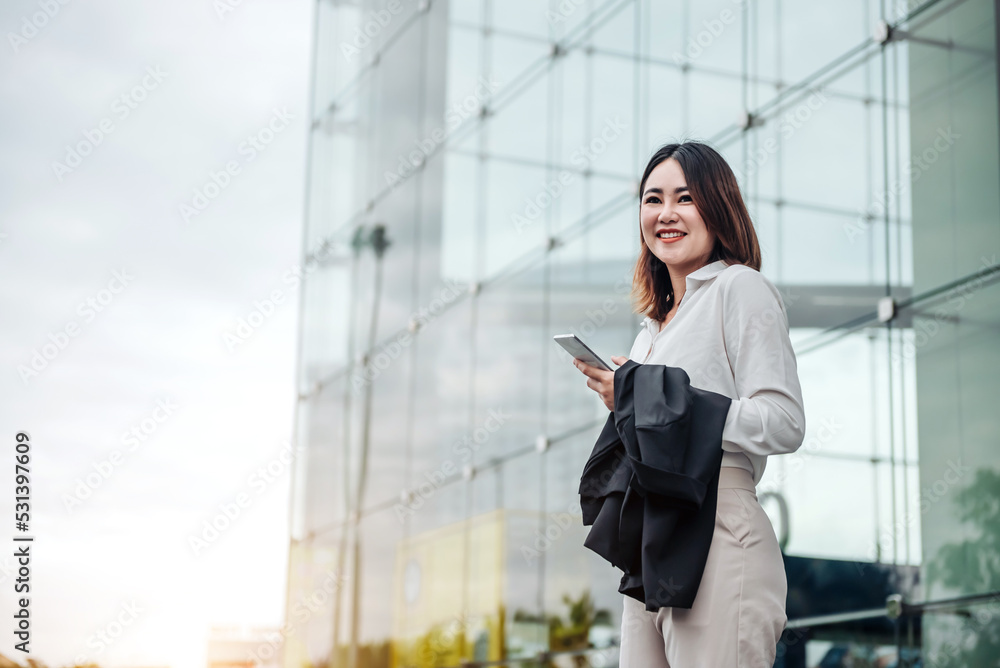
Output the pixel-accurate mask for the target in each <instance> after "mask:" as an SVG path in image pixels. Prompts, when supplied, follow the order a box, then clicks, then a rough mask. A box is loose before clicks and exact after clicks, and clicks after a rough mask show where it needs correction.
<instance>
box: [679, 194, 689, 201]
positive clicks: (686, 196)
mask: <svg viewBox="0 0 1000 668" xmlns="http://www.w3.org/2000/svg"><path fill="white" fill-rule="evenodd" d="M684 200H687V201H689V202H690V201H691V195H681V196H680V197H679V198H678V201H680V202H683V201H684Z"/></svg>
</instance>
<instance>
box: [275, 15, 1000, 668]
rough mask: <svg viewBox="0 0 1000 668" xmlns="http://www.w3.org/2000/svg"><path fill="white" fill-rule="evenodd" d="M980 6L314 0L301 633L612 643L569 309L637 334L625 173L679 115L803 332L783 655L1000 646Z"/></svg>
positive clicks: (999, 468)
mask: <svg viewBox="0 0 1000 668" xmlns="http://www.w3.org/2000/svg"><path fill="white" fill-rule="evenodd" d="M995 7H996V6H995V4H994V2H990V1H987V0H964V1H963V0H958V1H951V2H949V1H946V0H930V1H928V2H924V3H918V2H889V1H886V0H882V1H881V2H874V1H872V0H847V1H844V2H824V3H819V2H790V1H788V0H784V1H783V0H700V1H697V2H696V1H695V0H663V1H661V0H607V1H604V0H452V1H451V2H448V1H446V0H430V1H429V2H428V1H426V0H423V1H420V2H418V1H416V0H372V1H368V0H355V1H354V2H347V1H345V0H318V2H317V4H316V19H315V31H316V32H315V36H314V40H315V56H314V66H313V68H314V71H313V79H312V81H313V94H312V109H311V113H312V119H313V120H312V127H311V137H310V150H309V166H308V186H307V187H308V191H307V197H306V208H307V211H306V221H305V234H304V241H303V251H302V253H303V257H302V272H301V275H302V308H301V323H300V345H299V368H298V377H299V383H298V387H299V397H298V409H297V418H296V441H297V444H298V446H299V449H298V455H297V466H296V468H295V474H294V480H293V485H292V509H291V513H292V535H291V540H290V548H289V550H290V552H289V569H288V599H287V609H286V623H285V626H284V628H283V630H282V633H283V635H284V650H283V651H284V665H285V667H286V668H300V667H304V666H330V667H331V668H336V667H339V666H352V667H358V668H359V667H361V666H366V667H367V666H393V667H396V666H400V667H401V666H421V667H423V666H459V665H468V664H489V665H523V666H554V665H560V666H562V665H566V666H583V665H594V666H612V665H616V664H617V653H616V643H617V640H618V636H619V633H620V628H619V626H620V621H621V607H622V601H621V596H620V595H619V594H618V593H617V587H618V580H619V574H618V572H617V571H615V570H614V569H613V568H612V567H611V566H609V565H608V564H607V563H605V562H604V561H603V560H602V559H601V558H600V557H598V556H597V555H595V554H594V553H592V552H590V551H589V550H587V549H585V548H584V547H583V539H584V537H585V536H586V532H587V530H588V529H587V528H586V527H583V526H582V523H581V518H580V512H579V497H578V494H577V489H578V484H579V479H580V474H581V472H582V467H583V464H584V462H585V461H586V459H587V457H588V456H589V454H590V450H591V448H592V446H593V444H594V442H595V440H596V438H597V435H598V433H599V432H600V429H601V427H602V426H603V424H604V420H605V418H606V416H607V409H606V408H605V407H604V405H603V404H602V403H601V402H600V400H599V399H598V397H597V396H596V395H595V394H594V393H593V392H592V391H591V390H589V389H588V388H587V387H586V386H585V384H584V380H585V379H584V377H583V376H582V375H580V373H579V372H578V371H577V370H576V369H575V368H574V367H573V366H572V365H571V364H570V360H569V357H568V355H566V354H565V353H564V352H563V351H562V350H561V349H560V348H558V347H557V346H556V345H555V344H554V343H553V342H552V336H553V335H555V334H564V333H576V334H578V335H579V336H580V337H581V338H582V339H583V340H585V341H586V342H587V343H588V344H590V345H591V347H592V348H594V349H595V350H596V351H597V352H598V353H599V354H600V355H601V356H603V357H605V358H606V359H607V358H610V357H611V356H612V355H627V353H628V350H629V349H630V347H631V345H632V342H633V340H634V338H635V336H636V334H637V333H638V329H639V323H640V320H641V316H639V315H638V314H635V313H633V312H632V311H631V307H630V303H629V290H630V286H631V276H632V268H633V263H634V261H635V259H636V257H637V253H638V249H639V243H640V241H639V230H638V197H637V184H638V178H639V176H640V174H641V171H642V169H643V167H644V166H645V163H646V161H647V159H648V157H649V156H650V155H651V154H652V152H653V151H654V150H655V149H656V148H657V147H658V146H660V145H661V144H663V143H667V142H669V141H675V140H678V139H686V138H691V139H700V140H705V141H708V142H710V143H711V144H713V145H714V146H715V147H716V148H717V149H718V150H719V151H720V152H722V153H723V155H724V156H725V157H726V158H727V160H728V161H729V162H730V164H731V165H732V166H733V168H734V170H735V171H736V172H737V175H738V176H739V178H740V182H741V186H742V188H743V191H744V196H745V198H746V200H747V203H748V206H749V207H750V211H751V214H752V216H753V219H754V222H755V225H756V228H757V233H758V236H759V239H760V242H761V245H762V252H763V266H762V272H763V273H764V274H765V275H766V276H767V277H768V278H770V279H771V280H772V281H773V282H774V283H775V284H776V285H777V286H778V287H779V289H780V290H781V292H782V294H783V297H784V300H785V304H786V307H787V311H788V316H789V324H790V327H791V336H792V340H793V343H794V344H795V347H796V351H797V355H798V363H799V375H800V379H801V382H802V388H803V395H804V403H805V408H806V414H807V435H806V439H805V442H804V444H803V446H802V448H800V450H799V451H798V452H796V453H795V454H792V455H785V456H781V457H772V458H770V459H769V462H768V466H767V470H766V472H765V474H764V478H763V480H762V481H761V483H760V485H759V486H758V496H759V498H760V499H761V502H762V505H763V506H764V508H765V510H766V511H767V512H768V515H769V516H770V517H771V519H772V522H773V523H774V525H775V530H776V532H777V534H778V536H779V538H780V540H781V544H782V548H783V552H784V554H785V559H786V571H787V573H788V580H789V599H788V616H789V626H788V629H787V630H786V632H785V637H784V638H783V641H782V644H781V645H780V646H779V656H778V660H777V664H776V665H781V666H789V667H792V666H807V665H808V666H816V665H822V666H840V665H855V666H857V665H866V666H868V665H870V666H903V665H910V666H915V665H923V666H931V665H933V666H986V665H996V661H998V657H1000V504H998V498H1000V442H998V441H1000V436H998V435H1000V373H998V371H1000V286H998V285H997V280H998V278H1000V270H998V267H1000V265H998V260H997V256H998V253H1000V167H998V164H1000V139H998V126H1000V121H998V117H1000V115H998V86H997V49H996V42H997V31H998V23H997V12H996V8H995ZM887 601H888V602H887ZM852 661H853V664H850V663H849V662H852ZM921 661H922V663H921Z"/></svg>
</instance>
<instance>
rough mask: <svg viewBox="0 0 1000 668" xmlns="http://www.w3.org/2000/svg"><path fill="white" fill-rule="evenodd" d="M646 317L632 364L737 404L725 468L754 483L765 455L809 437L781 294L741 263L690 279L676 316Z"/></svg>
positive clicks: (727, 434)
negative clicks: (658, 368)
mask: <svg viewBox="0 0 1000 668" xmlns="http://www.w3.org/2000/svg"><path fill="white" fill-rule="evenodd" d="M659 329H660V323H659V322H658V321H655V320H653V319H651V318H648V317H647V318H644V319H643V321H642V329H641V330H640V332H639V335H638V336H637V337H636V339H635V343H634V344H633V345H632V351H631V352H630V353H629V359H631V360H633V361H635V362H638V363H640V364H665V365H667V366H675V367H680V368H681V369H684V371H686V372H687V374H688V377H689V378H690V379H691V385H692V386H693V387H698V388H701V389H704V390H710V391H712V392H717V393H719V394H722V395H725V396H727V397H729V398H731V399H732V400H733V403H732V407H731V408H730V409H729V414H728V416H727V417H726V426H725V428H724V429H723V431H722V449H723V451H724V452H723V455H722V465H723V466H735V467H739V468H744V469H746V470H747V471H750V473H752V474H753V480H754V483H755V484H756V483H758V482H760V479H761V476H763V474H764V467H765V465H766V461H767V455H778V454H784V453H788V452H794V451H795V450H796V449H798V447H799V446H800V445H801V444H802V439H803V438H804V435H805V426H806V419H805V412H804V411H803V408H802V389H801V388H800V387H799V376H798V372H797V368H796V362H795V353H794V351H793V350H792V344H791V341H790V340H789V338H788V315H787V313H786V312H785V305H784V302H782V300H781V295H780V294H779V293H778V290H777V288H775V287H774V284H773V283H771V281H769V280H768V279H767V278H766V277H765V276H764V275H763V274H761V273H760V272H758V271H756V270H754V269H751V268H750V267H747V266H745V265H742V264H734V265H727V264H726V263H725V261H723V260H718V261H716V262H712V263H711V264H707V265H705V266H704V267H701V268H700V269H698V270H696V271H694V272H692V273H690V274H688V276H687V279H686V288H685V293H684V296H683V297H682V298H681V301H680V304H679V305H678V307H677V311H676V312H675V313H674V317H673V318H672V319H671V320H670V322H669V323H667V326H666V327H664V328H663V331H659Z"/></svg>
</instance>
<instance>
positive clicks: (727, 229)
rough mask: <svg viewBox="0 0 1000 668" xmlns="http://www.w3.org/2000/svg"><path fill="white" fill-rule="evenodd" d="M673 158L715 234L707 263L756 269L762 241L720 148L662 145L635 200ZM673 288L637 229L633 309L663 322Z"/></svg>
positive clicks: (665, 272)
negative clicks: (659, 167) (653, 174)
mask: <svg viewBox="0 0 1000 668" xmlns="http://www.w3.org/2000/svg"><path fill="white" fill-rule="evenodd" d="M669 158H673V159H674V160H676V161H677V162H678V164H680V166H681V169H682V170H684V178H685V179H686V180H687V187H688V193H689V194H690V195H691V200H692V201H693V202H694V205H695V206H696V207H698V212H699V213H700V214H701V217H702V220H704V221H705V225H706V226H707V227H708V230H709V231H710V232H711V233H712V234H714V235H715V246H714V247H713V248H712V255H711V257H709V260H708V261H709V262H710V263H711V262H715V261H716V260H725V261H726V262H727V263H728V264H743V265H746V266H748V267H752V268H753V269H756V270H757V271H760V245H759V244H758V243H757V233H756V232H755V231H754V228H753V222H752V221H751V220H750V214H749V213H748V212H747V207H746V204H744V202H743V195H742V194H740V186H739V184H738V183H737V182H736V175H735V174H733V170H732V169H731V168H730V167H729V165H728V164H727V163H726V160H725V158H723V157H722V156H721V155H719V153H718V151H716V150H715V149H714V148H712V147H711V146H709V145H707V144H703V143H701V142H696V141H685V142H681V143H679V144H666V145H664V146H661V147H660V149H659V150H657V151H656V153H654V154H653V157H652V158H650V159H649V164H647V165H646V171H644V172H643V174H642V180H641V181H640V182H639V202H640V207H641V202H642V194H643V191H644V190H645V188H646V180H647V179H649V175H650V173H651V172H652V171H653V169H654V168H655V167H656V166H657V165H659V164H660V163H661V162H663V161H664V160H667V159H669ZM640 225H641V223H640ZM673 300H674V288H673V284H672V283H671V282H670V275H669V273H668V272H667V267H666V265H665V264H663V262H662V261H661V260H660V259H659V258H658V257H656V256H655V255H653V252H652V251H651V250H649V247H648V246H646V242H645V240H644V239H643V238H642V232H641V227H640V233H639V259H638V260H637V261H636V263H635V272H634V273H633V275H632V302H633V304H634V305H635V311H636V312H637V313H641V314H643V315H646V316H649V317H650V318H652V319H653V320H657V321H659V320H663V319H664V318H665V317H666V315H667V312H668V311H670V309H671V308H672V307H673Z"/></svg>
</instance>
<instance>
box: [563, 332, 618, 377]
mask: <svg viewBox="0 0 1000 668" xmlns="http://www.w3.org/2000/svg"><path fill="white" fill-rule="evenodd" d="M552 338H553V339H554V340H555V342H556V343H558V344H559V345H560V346H562V347H563V348H564V349H565V350H566V352H568V353H569V354H570V355H572V356H573V357H574V358H575V359H578V360H580V361H582V362H586V363H587V364H589V365H590V366H596V367H597V368H598V369H604V370H605V371H614V369H612V368H611V367H610V366H608V365H607V364H606V363H605V362H604V360H602V359H601V358H600V357H598V356H597V353H595V352H594V351H593V350H591V349H590V348H588V347H587V344H586V343H584V342H583V341H581V340H580V339H578V338H576V334H559V335H557V336H553V337H552Z"/></svg>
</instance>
